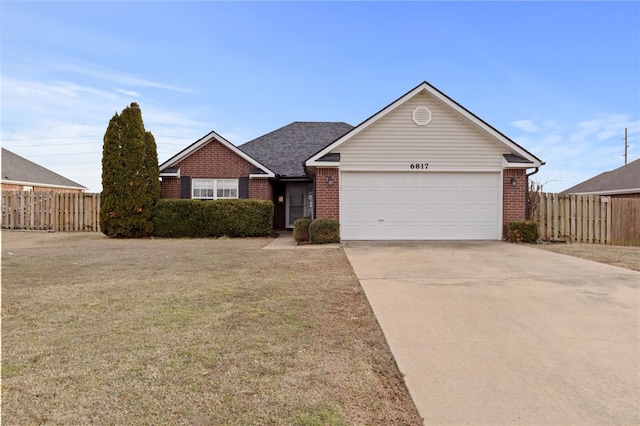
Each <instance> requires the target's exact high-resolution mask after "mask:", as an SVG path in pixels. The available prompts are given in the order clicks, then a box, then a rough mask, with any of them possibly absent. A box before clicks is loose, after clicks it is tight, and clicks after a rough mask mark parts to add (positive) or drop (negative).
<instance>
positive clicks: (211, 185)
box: [191, 178, 239, 200]
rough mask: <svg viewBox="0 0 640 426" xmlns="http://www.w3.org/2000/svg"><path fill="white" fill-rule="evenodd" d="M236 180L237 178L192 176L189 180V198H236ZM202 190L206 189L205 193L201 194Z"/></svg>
mask: <svg viewBox="0 0 640 426" xmlns="http://www.w3.org/2000/svg"><path fill="white" fill-rule="evenodd" d="M238 181H239V180H238V179H195V178H194V179H192V180H191V198H195V199H198V200H225V199H233V198H238ZM196 191H199V192H198V195H196ZM202 191H207V193H204V194H203V193H202ZM220 191H221V192H220ZM219 192H220V193H219Z"/></svg>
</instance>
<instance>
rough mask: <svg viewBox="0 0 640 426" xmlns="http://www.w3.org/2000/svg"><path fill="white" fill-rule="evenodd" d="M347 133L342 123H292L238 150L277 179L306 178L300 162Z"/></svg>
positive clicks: (349, 128) (348, 127) (346, 128)
mask: <svg viewBox="0 0 640 426" xmlns="http://www.w3.org/2000/svg"><path fill="white" fill-rule="evenodd" d="M351 129H353V126H352V125H350V124H347V123H343V122H309V121H295V122H293V123H291V124H288V125H286V126H284V127H281V128H279V129H277V130H274V131H273V132H271V133H267V134H266V135H263V136H260V137H258V138H256V139H253V140H252V141H249V142H247V143H245V144H244V145H240V147H239V148H240V149H241V150H243V151H244V152H246V153H247V154H249V155H250V156H251V157H253V158H255V159H256V160H258V161H260V162H261V163H263V164H267V165H269V168H270V169H271V170H273V171H274V172H275V173H276V174H277V175H278V176H279V177H283V178H299V177H306V172H305V169H304V161H305V160H306V159H307V158H309V157H310V156H311V155H313V154H314V153H315V152H318V150H320V149H322V148H324V147H325V146H327V145H329V144H330V143H331V142H333V141H334V140H336V139H337V138H339V137H340V136H342V135H344V134H345V133H347V132H348V131H350V130H351Z"/></svg>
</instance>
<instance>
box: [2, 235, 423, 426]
mask: <svg viewBox="0 0 640 426" xmlns="http://www.w3.org/2000/svg"><path fill="white" fill-rule="evenodd" d="M268 241H269V240H265V239H250V240H209V239H202V240H180V239H178V240H163V239H147V240H112V239H108V238H106V237H104V236H102V235H101V234H81V233H78V234H62V233H56V234H46V233H37V232H11V231H3V233H2V296H3V297H2V382H3V383H2V385H3V387H2V418H3V420H4V422H5V423H6V424H154V425H155V424H189V425H198V424H201V425H205V424H206V425H210V424H229V425H231V424H233V425H239V424H241V425H263V424H269V425H358V424H362V425H365V424H366V425H370V424H420V419H419V417H418V414H417V411H416V409H415V407H414V405H413V403H412V401H411V399H410V397H409V395H408V393H407V391H406V388H405V386H404V382H403V380H402V378H401V376H400V374H399V372H398V370H397V367H396V366H395V363H394V361H393V358H392V356H391V354H390V351H389V349H388V347H387V345H386V342H385V340H384V337H383V335H382V332H381V330H380V328H379V327H378V324H377V322H376V321H375V317H374V316H373V313H372V311H371V309H370V307H369V305H368V303H367V301H366V298H365V296H364V294H363V292H362V290H361V288H360V286H359V283H358V281H357V279H356V277H355V275H354V274H353V271H352V270H351V267H350V265H349V263H348V261H347V260H346V258H345V256H344V253H343V252H342V251H341V250H335V249H334V250H330V249H329V250H262V247H263V246H264V245H265V244H267V242H268Z"/></svg>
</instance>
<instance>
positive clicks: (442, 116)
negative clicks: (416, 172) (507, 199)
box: [333, 91, 506, 171]
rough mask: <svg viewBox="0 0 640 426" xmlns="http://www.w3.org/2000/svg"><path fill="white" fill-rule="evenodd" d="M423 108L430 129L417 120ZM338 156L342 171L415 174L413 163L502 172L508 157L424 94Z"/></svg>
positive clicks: (443, 168)
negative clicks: (505, 159) (503, 164)
mask: <svg viewBox="0 0 640 426" xmlns="http://www.w3.org/2000/svg"><path fill="white" fill-rule="evenodd" d="M421 106H422V107H424V106H426V107H427V108H429V110H430V111H431V121H430V122H429V124H428V125H426V126H419V125H416V123H415V122H414V120H413V117H414V116H413V112H414V110H415V109H416V108H417V107H421ZM333 152H339V153H340V169H341V170H342V171H411V169H410V165H411V164H412V163H428V164H429V167H428V171H499V170H501V169H502V154H503V153H506V152H505V151H503V150H502V149H501V148H500V147H499V146H498V144H496V143H495V142H493V141H491V140H490V139H489V138H488V137H487V136H485V134H483V133H482V132H481V131H480V130H479V129H477V128H475V127H473V125H472V124H471V123H468V122H467V121H466V120H464V119H463V118H461V117H460V116H459V115H458V114H457V113H455V112H454V111H452V110H451V109H450V108H449V107H447V106H445V105H443V104H442V103H440V102H439V101H438V100H436V99H435V98H433V97H432V96H430V95H428V94H427V93H426V92H424V91H423V92H421V93H419V94H417V95H416V96H414V97H413V98H412V99H410V100H408V101H407V102H405V103H404V104H402V105H401V106H399V107H398V108H396V109H395V110H393V111H391V112H390V113H388V114H387V115H386V116H385V117H383V118H381V119H379V120H378V121H377V122H375V123H373V124H372V125H371V126H370V127H368V128H366V129H364V130H363V131H362V132H360V133H359V134H357V135H355V136H353V137H352V138H351V139H350V140H348V141H347V142H345V143H344V144H343V145H341V146H339V147H337V148H336V149H335V150H334V151H333Z"/></svg>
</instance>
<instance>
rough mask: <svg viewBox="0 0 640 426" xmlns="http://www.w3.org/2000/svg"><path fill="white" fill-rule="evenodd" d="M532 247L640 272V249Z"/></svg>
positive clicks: (577, 245)
mask: <svg viewBox="0 0 640 426" xmlns="http://www.w3.org/2000/svg"><path fill="white" fill-rule="evenodd" d="M532 246H533V247H536V248H540V249H543V250H548V251H553V252H555V253H562V254H567V255H570V256H575V257H580V258H583V259H588V260H593V261H595V262H600V263H606V264H608V265H613V266H619V267H621V268H626V269H631V270H634V271H640V247H627V246H607V245H602V244H584V243H564V244H563V243H556V244H535V245H532Z"/></svg>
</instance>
